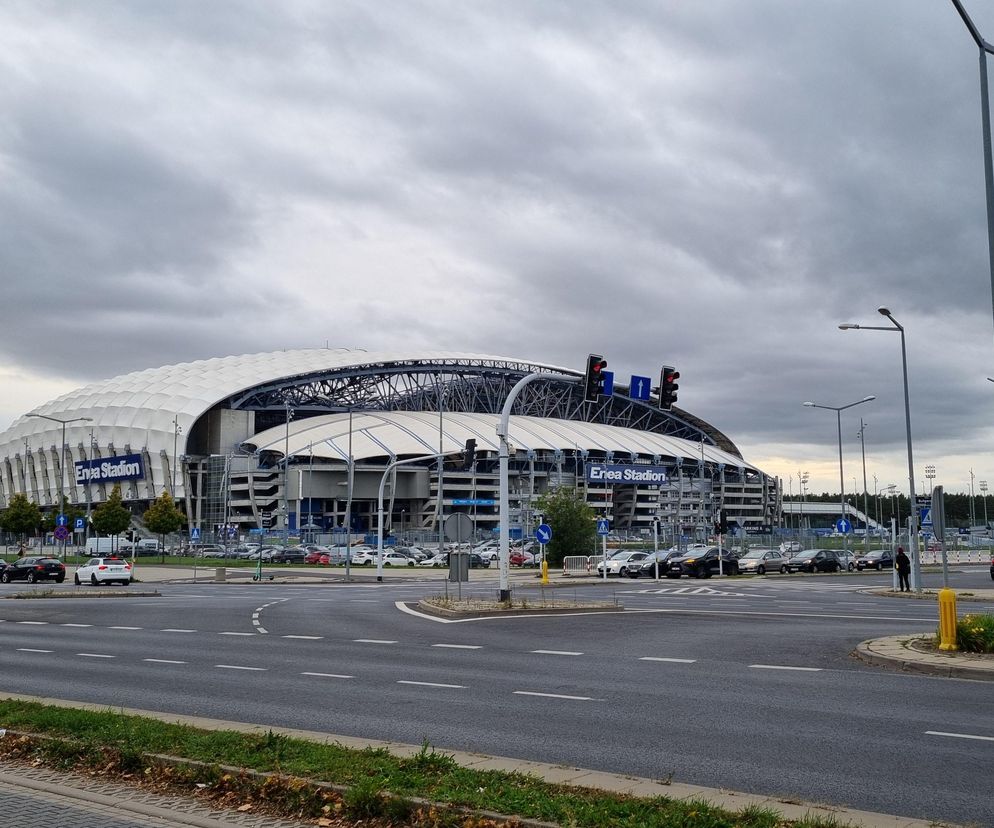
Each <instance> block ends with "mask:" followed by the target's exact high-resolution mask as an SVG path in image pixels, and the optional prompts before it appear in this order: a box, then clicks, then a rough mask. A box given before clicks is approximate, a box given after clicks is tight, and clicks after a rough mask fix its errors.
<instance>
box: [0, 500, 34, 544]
mask: <svg viewBox="0 0 994 828" xmlns="http://www.w3.org/2000/svg"><path fill="white" fill-rule="evenodd" d="M39 526H41V509H40V508H38V504H37V503H35V502H34V501H30V500H28V498H27V495H24V494H20V493H18V494H15V495H14V496H13V497H12V498H11V499H10V505H9V506H7V508H6V509H4V510H3V511H2V512H0V527H2V528H3V530H4V531H5V532H12V533H13V534H15V535H20V536H21V537H22V539H24V538H26V537H27V536H28V535H33V534H34V533H35V532H36V531H37V529H38V527H39Z"/></svg>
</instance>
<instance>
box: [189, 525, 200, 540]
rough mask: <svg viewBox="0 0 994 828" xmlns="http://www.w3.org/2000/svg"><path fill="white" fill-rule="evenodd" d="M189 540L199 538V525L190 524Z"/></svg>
mask: <svg viewBox="0 0 994 828" xmlns="http://www.w3.org/2000/svg"><path fill="white" fill-rule="evenodd" d="M190 540H194V541H198V540H200V527H199V526H191V527H190Z"/></svg>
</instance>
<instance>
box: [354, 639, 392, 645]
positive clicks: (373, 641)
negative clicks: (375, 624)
mask: <svg viewBox="0 0 994 828" xmlns="http://www.w3.org/2000/svg"><path fill="white" fill-rule="evenodd" d="M352 641H353V642H355V643H356V644H396V643H397V642H396V641H389V640H387V639H383V638H353V639H352Z"/></svg>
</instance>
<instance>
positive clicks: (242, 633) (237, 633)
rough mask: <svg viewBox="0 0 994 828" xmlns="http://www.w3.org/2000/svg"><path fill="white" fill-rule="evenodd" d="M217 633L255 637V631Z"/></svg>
mask: <svg viewBox="0 0 994 828" xmlns="http://www.w3.org/2000/svg"><path fill="white" fill-rule="evenodd" d="M218 635H248V636H251V637H252V638H255V633H248V632H219V633H218Z"/></svg>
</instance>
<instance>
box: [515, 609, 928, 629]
mask: <svg viewBox="0 0 994 828" xmlns="http://www.w3.org/2000/svg"><path fill="white" fill-rule="evenodd" d="M646 613H656V614H660V615H662V614H671V615H748V616H753V615H755V616H759V617H772V618H831V619H834V620H837V621H911V622H913V623H915V624H931V625H932V626H935V619H934V618H911V617H908V616H904V615H833V614H832V613H827V612H773V611H771V610H716V609H706V610H698V609H662V608H655V607H653V608H651V609H649V608H647V609H629V610H621V611H620V613H614V612H602V613H598V615H617V614H622V615H636V614H646ZM512 617H517V618H526V617H528V616H524V615H519V616H512ZM535 617H538V618H542V617H545V618H563V617H565V615H557V616H535Z"/></svg>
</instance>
